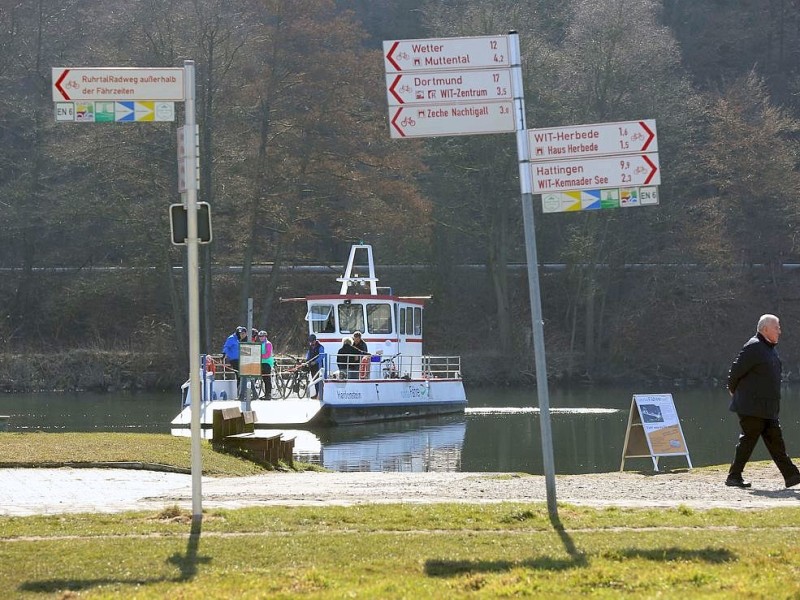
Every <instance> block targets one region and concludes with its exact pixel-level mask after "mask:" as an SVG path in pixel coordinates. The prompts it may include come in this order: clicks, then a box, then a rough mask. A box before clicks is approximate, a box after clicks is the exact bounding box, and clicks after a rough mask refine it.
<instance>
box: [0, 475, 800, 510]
mask: <svg viewBox="0 0 800 600" xmlns="http://www.w3.org/2000/svg"><path fill="white" fill-rule="evenodd" d="M745 476H746V477H748V478H750V479H752V481H753V487H752V488H751V489H749V490H741V489H736V488H729V487H726V486H725V485H724V479H725V473H724V471H706V470H703V471H678V472H671V473H655V474H650V473H635V472H624V473H600V474H592V475H559V476H557V477H556V498H557V500H558V502H559V503H571V504H578V505H585V506H595V507H604V506H629V507H675V506H687V507H691V508H696V509H708V508H737V509H752V508H771V507H798V506H800V487H798V488H792V489H786V488H785V487H784V485H783V479H782V478H781V477H780V474H779V473H778V471H777V469H776V468H775V467H774V466H773V465H771V464H767V465H758V466H751V467H749V468H748V469H747V471H746V473H745ZM202 494H203V508H241V507H245V506H275V505H281V506H301V505H304V506H326V505H352V504H364V503H379V502H383V503H390V502H407V503H413V502H418V503H431V502H473V503H482V502H504V501H511V502H545V501H546V500H547V492H546V488H545V479H544V477H542V476H537V475H517V474H502V473H316V472H307V473H270V474H266V475H258V476H252V477H240V478H212V477H205V478H203V482H202ZM176 504H177V505H179V506H181V507H183V508H187V509H191V506H192V480H191V476H190V475H184V474H177V473H160V472H154V471H139V470H127V469H0V515H20V516H21V515H33V514H59V513H74V512H120V511H125V510H160V509H162V508H164V507H166V506H173V505H176Z"/></svg>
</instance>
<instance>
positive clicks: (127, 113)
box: [52, 67, 184, 123]
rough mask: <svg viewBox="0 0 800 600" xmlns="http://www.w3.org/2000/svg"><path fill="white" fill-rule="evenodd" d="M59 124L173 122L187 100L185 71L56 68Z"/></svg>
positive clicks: (174, 69)
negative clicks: (178, 108)
mask: <svg viewBox="0 0 800 600" xmlns="http://www.w3.org/2000/svg"><path fill="white" fill-rule="evenodd" d="M52 76H53V89H52V93H53V101H54V102H55V103H56V104H55V109H56V121H62V122H63V121H66V122H69V121H72V122H76V123H103V122H108V123H111V122H116V123H134V122H141V121H174V120H175V102H176V101H179V102H180V101H183V100H184V89H183V87H184V73H183V69H178V68H166V69H158V68H155V69H137V68H128V67H116V68H114V67H111V68H109V67H97V68H78V69H73V68H66V67H54V68H53V69H52Z"/></svg>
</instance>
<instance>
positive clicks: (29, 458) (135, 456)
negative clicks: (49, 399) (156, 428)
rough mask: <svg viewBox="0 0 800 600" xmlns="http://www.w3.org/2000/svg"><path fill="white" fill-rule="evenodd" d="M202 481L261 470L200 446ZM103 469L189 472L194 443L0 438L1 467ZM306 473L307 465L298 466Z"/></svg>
mask: <svg viewBox="0 0 800 600" xmlns="http://www.w3.org/2000/svg"><path fill="white" fill-rule="evenodd" d="M201 450H202V458H203V474H204V475H223V476H224V475H227V476H243V475H256V474H259V473H263V472H265V469H264V468H263V467H260V466H259V465H257V464H255V463H252V462H250V461H247V460H243V459H241V458H237V457H234V456H231V455H228V454H222V453H219V452H214V451H213V450H212V449H211V444H209V443H208V442H207V441H202V442H201ZM103 463H131V464H133V465H135V464H137V463H138V464H142V465H144V466H145V467H150V468H160V469H164V470H173V471H184V472H187V473H188V472H189V471H190V469H191V440H190V438H188V437H175V436H172V435H167V434H152V433H43V432H31V433H28V432H25V433H15V432H5V433H0V467H47V466H80V465H93V464H103ZM299 466H300V468H303V466H304V465H299Z"/></svg>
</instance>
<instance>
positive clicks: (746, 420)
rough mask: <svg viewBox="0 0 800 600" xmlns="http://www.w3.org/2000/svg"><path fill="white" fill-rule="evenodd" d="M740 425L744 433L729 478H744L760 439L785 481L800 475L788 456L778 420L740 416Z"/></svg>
mask: <svg viewBox="0 0 800 600" xmlns="http://www.w3.org/2000/svg"><path fill="white" fill-rule="evenodd" d="M739 425H740V426H741V428H742V433H741V434H740V435H739V443H738V444H736V455H735V456H734V459H733V464H731V468H730V471H729V473H728V476H729V477H738V478H741V477H742V471H743V470H744V465H745V463H747V461H748V460H749V459H750V455H751V454H752V453H753V448H755V447H756V443H758V438H759V437H761V438H763V440H764V444H765V445H766V446H767V451H768V452H769V455H770V456H771V457H772V460H773V461H775V464H776V465H777V466H778V469H779V470H780V472H781V475H783V479H784V480H788V479H789V478H790V477H792V476H793V475H797V474H798V469H797V467H796V466H795V465H794V464H793V463H792V460H791V459H790V458H789V457H788V456H787V454H786V444H784V443H783V433H782V432H781V425H780V422H779V421H778V419H762V418H761V417H750V416H747V415H739Z"/></svg>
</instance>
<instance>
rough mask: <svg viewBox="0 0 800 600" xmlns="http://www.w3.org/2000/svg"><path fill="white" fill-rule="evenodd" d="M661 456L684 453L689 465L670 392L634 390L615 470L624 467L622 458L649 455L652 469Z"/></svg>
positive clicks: (684, 442)
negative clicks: (623, 439) (654, 392)
mask: <svg viewBox="0 0 800 600" xmlns="http://www.w3.org/2000/svg"><path fill="white" fill-rule="evenodd" d="M662 456H685V457H686V462H687V463H689V468H690V469H691V468H692V459H691V458H690V457H689V449H688V448H687V447H686V438H685V437H684V436H683V428H682V427H681V422H680V419H679V418H678V411H677V410H676V409H675V402H674V401H673V399H672V394H634V396H633V399H632V400H631V409H630V414H629V416H628V428H627V429H626V431H625V444H624V445H623V448H622V463H621V464H620V467H619V470H620V471H622V470H623V469H624V468H625V459H626V458H647V457H649V458H651V459H652V460H653V469H654V470H656V471H658V459H659V458H660V457H662Z"/></svg>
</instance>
